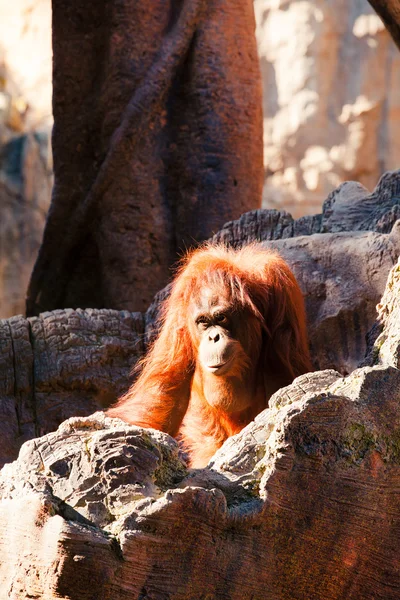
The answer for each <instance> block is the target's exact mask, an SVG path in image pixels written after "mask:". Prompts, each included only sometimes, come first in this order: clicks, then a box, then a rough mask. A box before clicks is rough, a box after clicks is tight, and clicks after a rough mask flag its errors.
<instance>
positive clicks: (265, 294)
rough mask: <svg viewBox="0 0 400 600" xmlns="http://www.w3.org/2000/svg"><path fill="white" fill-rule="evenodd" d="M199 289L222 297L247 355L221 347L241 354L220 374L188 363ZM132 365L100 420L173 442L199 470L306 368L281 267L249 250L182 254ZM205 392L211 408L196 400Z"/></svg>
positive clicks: (298, 302) (292, 284) (296, 297)
mask: <svg viewBox="0 0 400 600" xmlns="http://www.w3.org/2000/svg"><path fill="white" fill-rule="evenodd" d="M204 290H211V291H212V293H215V294H216V295H217V296H218V297H219V298H229V304H230V306H231V307H232V310H235V311H242V312H241V313H240V314H241V315H242V314H243V315H245V317H241V318H240V320H239V322H240V334H241V336H242V338H243V339H245V342H244V346H247V347H248V350H247V352H245V351H244V350H243V348H242V346H243V344H242V345H241V344H240V343H239V342H236V341H235V340H232V341H231V342H230V343H231V346H232V348H234V352H236V346H237V347H238V348H239V346H240V349H241V350H240V351H239V350H238V351H237V357H235V361H236V363H235V365H234V369H235V370H234V371H233V372H230V373H229V375H227V376H225V377H222V376H221V377H215V376H210V375H209V374H207V373H206V372H205V370H204V367H203V366H202V365H201V363H200V360H199V359H198V351H199V339H198V335H197V333H196V330H195V325H194V319H193V314H192V312H193V302H194V301H198V299H199V298H200V297H201V294H202V293H204ZM235 345H236V346H235ZM141 366H142V371H141V374H140V376H139V378H138V380H137V381H136V383H134V384H133V386H132V387H131V388H130V389H129V391H128V392H127V393H126V394H125V396H123V397H122V398H121V399H120V400H119V402H118V403H117V404H116V405H115V406H114V407H112V408H111V409H110V410H109V411H108V414H109V415H110V416H115V417H119V418H122V419H123V420H125V421H127V422H129V423H133V424H136V425H140V426H142V427H152V428H155V429H159V430H162V431H165V432H167V433H169V434H171V435H173V436H178V437H179V439H180V440H181V442H182V445H183V447H184V448H185V449H186V450H187V451H188V453H189V456H190V459H191V465H192V466H195V467H198V466H203V465H205V464H206V463H207V462H208V460H209V459H210V457H211V456H212V455H213V454H214V452H215V451H216V450H217V448H219V447H220V446H221V445H222V443H223V442H224V440H225V439H226V438H227V437H229V436H231V435H233V434H235V433H237V432H238V431H240V430H241V429H242V428H243V427H244V426H245V425H246V424H248V423H249V422H250V421H251V420H252V419H254V417H255V416H256V415H257V414H258V413H259V412H261V411H262V410H263V409H264V408H266V407H267V406H268V399H269V397H270V396H271V394H272V393H274V392H275V391H276V390H277V389H279V388H280V387H283V386H284V385H288V384H289V383H291V381H292V380H293V379H294V378H295V377H297V376H298V375H301V374H302V373H305V372H307V371H310V370H312V367H311V362H310V357H309V350H308V342H307V332H306V319H305V311H304V302H303V297H302V293H301V291H300V288H299V286H298V284H297V282H296V280H295V278H294V275H293V274H292V272H291V270H290V268H289V267H288V265H287V264H286V262H285V261H284V260H283V259H282V258H281V257H280V256H279V255H278V254H277V253H276V252H274V251H271V250H266V249H263V248H261V247H260V246H257V245H255V244H253V245H249V246H245V247H244V248H242V249H240V250H237V251H236V250H233V249H229V248H226V247H225V246H222V245H215V246H213V245H206V246H204V247H202V248H199V249H197V250H194V251H193V252H191V253H189V254H188V256H187V257H186V258H185V259H184V261H183V263H182V265H181V267H180V269H179V271H178V273H177V276H176V278H175V280H174V282H173V285H172V291H171V295H170V297H169V298H168V299H167V300H166V302H165V304H164V307H163V315H162V327H161V331H160V334H159V336H158V338H157V339H156V341H155V343H154V344H153V346H152V348H151V349H150V351H149V353H148V355H147V356H146V358H145V359H144V360H143V361H142V363H141ZM246 394H247V395H248V394H251V401H250V402H248V401H247V396H246ZM213 395H215V397H216V398H217V400H218V402H220V404H219V405H218V406H213V405H212V404H210V402H209V401H207V399H206V396H207V397H208V398H212V397H213ZM241 395H242V396H243V401H239V397H240V396H241ZM236 406H237V407H238V410H236Z"/></svg>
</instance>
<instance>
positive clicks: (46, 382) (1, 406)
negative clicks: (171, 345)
mask: <svg viewBox="0 0 400 600" xmlns="http://www.w3.org/2000/svg"><path fill="white" fill-rule="evenodd" d="M143 333H144V320H143V317H142V315H141V314H140V313H128V312H123V311H121V312H118V311H113V310H90V309H88V310H86V311H82V310H76V311H75V310H64V311H62V310H59V311H54V312H49V313H44V314H42V315H41V316H40V317H33V318H31V319H24V318H23V317H21V316H20V317H12V318H11V319H7V320H6V319H3V320H0V411H1V423H0V439H1V441H0V464H1V465H3V464H4V463H5V462H8V461H10V460H14V459H15V457H16V456H17V454H18V450H19V448H20V446H21V444H22V443H23V442H24V441H25V440H27V439H30V438H33V437H37V436H38V435H43V433H47V432H49V431H52V430H54V429H56V428H57V427H58V425H59V424H60V423H61V422H62V421H64V420H65V419H67V418H68V417H71V416H75V415H87V414H90V413H92V412H94V411H96V410H99V409H102V408H104V407H105V406H108V405H109V404H110V402H113V401H115V400H116V398H118V396H119V395H121V394H122V392H123V391H124V390H125V389H126V387H127V385H129V380H130V376H129V371H130V366H131V365H132V364H134V363H135V361H136V360H137V359H138V358H139V357H140V356H142V354H143V350H144V346H143Z"/></svg>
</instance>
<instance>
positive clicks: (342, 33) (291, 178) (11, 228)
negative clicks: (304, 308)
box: [0, 0, 400, 318]
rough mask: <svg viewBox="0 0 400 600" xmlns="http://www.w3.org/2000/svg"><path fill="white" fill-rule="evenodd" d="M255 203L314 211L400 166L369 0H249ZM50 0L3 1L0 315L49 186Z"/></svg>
mask: <svg viewBox="0 0 400 600" xmlns="http://www.w3.org/2000/svg"><path fill="white" fill-rule="evenodd" d="M254 8H255V14H256V21H257V29H256V36H257V43H258V49H259V56H260V66H261V72H262V79H263V96H264V100H263V109H264V165H265V185H264V192H263V207H264V208H276V209H284V210H287V211H288V212H290V213H291V214H292V215H293V216H294V217H299V216H301V215H305V214H313V213H317V212H320V210H321V204H322V202H323V201H324V199H325V198H326V196H327V195H328V194H329V192H330V191H331V190H332V189H334V188H335V187H337V186H338V185H339V184H340V183H341V182H342V181H345V180H357V181H359V182H360V183H362V184H363V185H364V186H365V187H366V188H368V189H369V190H372V189H373V188H374V187H375V185H376V183H377V181H378V179H379V177H380V175H381V174H382V173H383V172H384V171H387V170H391V169H394V168H397V167H398V166H399V164H400V55H399V53H398V51H397V49H396V48H395V46H394V44H393V42H392V41H391V39H390V37H389V34H388V33H387V32H386V30H385V29H384V26H383V24H382V22H381V21H380V19H379V17H378V16H377V15H376V14H375V13H374V12H373V9H372V8H371V7H370V5H369V4H368V2H367V0H351V2H349V0H255V1H254ZM51 127H52V114H51V0H14V1H13V2H10V0H0V318H6V317H10V316H12V315H15V314H18V313H24V310H25V292H26V287H27V284H28V280H29V277H30V273H31V270H32V267H33V264H34V262H35V258H36V254H37V251H38V249H39V246H40V243H41V237H42V232H43V227H44V223H45V218H46V213H47V210H48V206H49V203H50V195H51V188H52V159H51V145H50V136H51Z"/></svg>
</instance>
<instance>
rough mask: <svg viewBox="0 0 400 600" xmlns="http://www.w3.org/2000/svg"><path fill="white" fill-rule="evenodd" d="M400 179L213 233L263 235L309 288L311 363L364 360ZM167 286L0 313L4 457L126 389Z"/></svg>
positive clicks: (237, 238) (398, 243)
mask: <svg viewBox="0 0 400 600" xmlns="http://www.w3.org/2000/svg"><path fill="white" fill-rule="evenodd" d="M398 188H399V174H398V172H395V173H387V174H386V175H385V176H384V177H383V178H382V180H381V181H380V183H379V184H378V186H377V188H376V190H375V192H373V194H368V193H367V192H366V191H365V190H364V189H363V188H362V187H360V186H359V185H357V184H355V183H351V182H350V183H346V184H343V185H342V186H341V187H340V188H338V190H336V191H335V192H333V193H332V194H331V195H330V196H329V198H328V199H327V201H326V202H325V204H324V207H323V212H322V214H321V215H317V216H314V217H304V218H301V219H298V220H297V221H294V220H293V219H292V218H291V217H290V215H288V214H287V213H277V212H276V211H267V210H266V211H255V212H251V213H247V214H246V215H243V217H241V219H239V221H237V222H231V223H228V224H227V225H226V226H225V227H224V228H223V230H222V231H221V232H220V234H218V235H217V236H215V238H214V241H221V240H223V241H224V242H225V243H227V244H232V245H234V246H237V245H240V244H242V243H244V242H245V240H248V241H259V242H261V243H263V244H266V245H272V246H274V247H276V248H277V249H278V250H279V251H280V252H281V254H282V255H283V256H284V257H285V259H286V260H287V261H288V263H289V264H290V265H291V267H292V269H293V270H294V272H295V274H296V276H297V278H298V281H299V284H300V286H301V288H302V290H303V293H304V294H305V301H306V309H307V315H308V325H309V333H310V341H311V349H312V357H313V361H314V365H315V368H318V369H334V370H336V371H339V372H340V373H341V374H342V375H345V374H348V373H349V372H351V371H352V370H353V369H354V368H355V367H356V366H357V365H358V364H359V363H360V361H362V360H363V359H364V356H365V351H366V349H367V343H366V340H365V336H366V334H367V333H368V331H369V329H370V328H371V327H372V325H373V324H374V321H375V318H376V309H375V306H376V304H377V303H378V302H379V301H380V299H381V297H382V294H383V291H384V289H385V284H386V280H387V275H388V273H389V271H390V269H391V268H392V266H393V265H394V264H395V262H396V260H397V257H398V256H399V253H400V227H399V223H397V224H396V222H395V218H396V216H397V214H398V212H397V211H398V209H399V201H400V195H398V194H399V189H398ZM360 228H361V229H363V230H361V231H360V230H359V229H360ZM291 236H294V237H291ZM168 291H169V288H168V287H167V288H166V289H164V290H162V291H161V292H160V293H159V294H157V296H156V298H155V301H154V302H153V303H152V305H151V306H150V307H149V309H148V311H147V312H146V313H129V312H127V311H121V312H118V311H112V310H91V309H88V310H71V309H69V310H65V311H62V310H58V311H54V312H48V313H44V314H42V315H41V316H40V317H32V318H30V319H27V320H26V319H24V318H23V317H14V318H12V319H9V320H3V321H0V411H1V415H2V419H1V421H0V465H3V464H4V463H5V462H9V461H11V460H14V459H15V458H16V456H17V454H18V450H19V448H20V445H21V444H22V442H24V441H25V440H27V439H30V438H33V437H36V436H38V435H43V434H45V433H48V432H50V431H54V430H55V429H56V428H57V427H58V425H59V424H60V423H61V422H62V421H63V420H64V419H66V418H68V417H72V416H78V415H82V416H84V415H89V414H90V413H92V412H94V411H96V410H99V409H102V408H105V407H107V406H109V404H111V403H112V402H114V401H115V400H116V399H117V397H118V396H119V395H121V394H122V393H123V392H124V391H126V389H127V388H128V387H129V385H130V383H131V381H132V378H131V377H130V370H131V368H132V367H133V366H134V365H135V363H136V362H137V360H138V359H139V358H141V356H143V353H144V352H145V350H146V347H147V345H148V344H149V342H151V340H152V338H153V337H154V335H155V333H156V331H157V317H158V314H159V309H160V302H161V301H162V300H163V299H164V298H165V297H166V295H167V294H168ZM377 327H378V326H377ZM375 329H376V328H375ZM375 329H374V331H375ZM371 336H372V337H371ZM371 336H370V344H371V343H373V334H371Z"/></svg>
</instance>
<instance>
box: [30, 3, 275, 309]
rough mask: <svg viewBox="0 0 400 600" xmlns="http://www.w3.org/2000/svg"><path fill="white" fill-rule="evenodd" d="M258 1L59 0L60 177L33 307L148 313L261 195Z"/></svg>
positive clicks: (56, 106)
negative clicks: (188, 264) (182, 261)
mask: <svg viewBox="0 0 400 600" xmlns="http://www.w3.org/2000/svg"><path fill="white" fill-rule="evenodd" d="M254 27H255V23H254V14H253V6H252V2H251V0H210V1H208V0H207V2H206V1H205V0H183V1H182V0H169V1H167V2H164V1H161V0H152V2H150V3H143V2H139V1H138V0H122V1H117V0H114V1H111V2H106V1H105V0H98V1H97V2H92V3H90V2H89V3H88V2H84V1H83V0H72V1H71V2H68V3H67V4H66V3H65V2H63V1H62V0H53V53H54V66H53V78H54V92H53V110H54V131H53V152H54V171H55V185H54V191H53V198H52V204H51V208H50V212H49V216H48V222H47V226H46V229H45V233H44V239H43V244H42V248H41V251H40V254H39V257H38V260H37V263H36V266H35V269H34V272H33V275H32V279H31V283H30V287H29V291H28V301H27V313H28V315H33V314H38V313H39V312H40V311H43V310H53V309H55V308H64V307H81V308H84V307H98V308H101V307H106V308H117V309H129V310H143V309H144V308H146V306H147V305H148V303H149V302H150V300H151V298H152V297H153V295H154V294H155V292H157V290H159V289H160V288H161V287H163V286H164V285H165V284H166V283H167V281H168V278H169V267H170V266H171V264H172V263H173V262H174V261H175V260H176V258H177V256H178V255H179V253H180V252H181V251H182V250H183V249H185V247H187V246H191V245H192V244H194V243H196V242H199V241H201V240H204V239H206V238H208V237H209V236H210V235H211V234H212V233H213V232H215V231H217V230H218V229H219V228H220V227H221V226H222V225H223V224H224V222H226V221H228V220H231V219H233V218H237V217H239V215H240V214H241V213H243V212H244V211H247V210H250V209H252V208H256V207H258V206H259V205H260V203H261V190H262V182H263V164H262V112H261V85H260V74H259V66H258V59H257V51H256V43H255V37H254Z"/></svg>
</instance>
